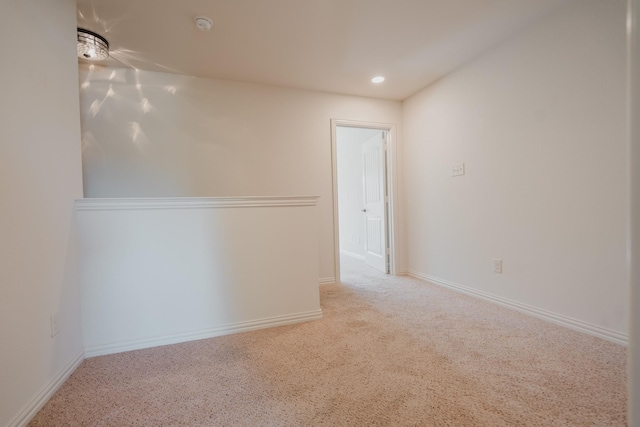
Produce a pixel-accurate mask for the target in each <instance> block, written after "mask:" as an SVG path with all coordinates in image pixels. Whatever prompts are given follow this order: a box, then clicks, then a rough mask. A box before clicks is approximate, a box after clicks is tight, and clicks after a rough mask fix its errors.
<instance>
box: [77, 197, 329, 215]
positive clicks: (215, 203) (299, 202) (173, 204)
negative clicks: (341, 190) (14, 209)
mask: <svg viewBox="0 0 640 427" xmlns="http://www.w3.org/2000/svg"><path fill="white" fill-rule="evenodd" d="M318 198H319V196H281V197H270V196H269V197H262V196H252V197H148V198H146V197H145V198H115V199H100V198H96V199H78V200H76V209H77V210H79V211H90V210H120V209H126V210H136V209H138V210H139V209H217V208H249V207H285V206H286V207H291V206H315V205H316V204H317V203H318Z"/></svg>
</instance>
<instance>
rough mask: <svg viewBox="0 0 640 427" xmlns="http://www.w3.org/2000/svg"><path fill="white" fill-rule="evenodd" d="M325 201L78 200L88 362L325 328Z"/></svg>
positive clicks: (84, 335)
mask: <svg viewBox="0 0 640 427" xmlns="http://www.w3.org/2000/svg"><path fill="white" fill-rule="evenodd" d="M316 201H317V198H315V197H295V198H292V197H288V198H282V197H280V198H271V197H261V198H255V197H252V198H240V199H238V198H200V197H198V198H160V199H154V198H144V199H131V198H128V199H84V200H79V201H78V202H77V207H78V224H79V236H80V242H81V245H80V249H81V251H80V252H81V255H80V261H81V275H80V277H81V283H82V330H83V337H84V345H85V349H86V353H87V357H90V356H97V355H101V354H109V353H115V352H120V351H127V350H134V349H139V348H145V347H153V346H157V345H164V344H172V343H177V342H183V341H188V340H193V339H202V338H210V337H213V336H218V335H223V334H228V333H233V332H241V331H246V330H252V329H258V328H265V327H270V326H277V325H283V324H289V323H296V322H301V321H306V320H312V319H319V318H320V317H321V311H320V302H319V290H318V242H317V237H318V236H317V230H316V206H315V205H316Z"/></svg>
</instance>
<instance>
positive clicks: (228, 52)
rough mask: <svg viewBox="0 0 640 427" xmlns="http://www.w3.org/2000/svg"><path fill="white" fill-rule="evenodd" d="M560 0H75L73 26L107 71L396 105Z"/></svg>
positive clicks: (516, 29)
mask: <svg viewBox="0 0 640 427" xmlns="http://www.w3.org/2000/svg"><path fill="white" fill-rule="evenodd" d="M566 1H568V0H78V26H79V27H81V28H86V29H89V30H92V31H95V32H97V33H99V34H101V35H103V36H104V37H106V38H107V40H108V41H109V43H110V45H111V58H110V59H109V60H108V61H106V64H108V65H114V66H127V67H135V68H140V69H144V70H152V71H164V72H170V73H178V74H187V75H192V76H200V77H213V78H220V79H231V80H239V81H246V82H258V83H266V84H274V85H280V86H289V87H296V88H305V89H313V90H321V91H328V92H334V93H344V94H351V95H362V96H371V97H377V98H387V99H395V100H402V99H405V98H406V97H408V96H410V95H412V94H414V93H415V92H417V91H418V90H420V89H422V88H424V87H425V86H427V85H428V84H430V83H432V82H434V81H435V80H437V79H439V78H440V77H442V76H443V75H445V74H447V73H448V72H450V71H452V70H454V69H455V68H457V67H459V66H460V65H462V64H463V63H464V62H466V61H469V60H470V59H472V58H474V57H476V56H478V55H479V54H481V53H482V52H483V51H485V50H486V49H488V48H490V47H491V46H493V45H495V44H497V43H499V42H500V41H502V40H504V39H505V38H508V37H509V36H510V35H512V34H513V33H514V32H516V31H518V30H519V29H521V28H523V27H525V26H526V25H528V24H530V23H531V22H532V21H534V20H535V19H537V18H539V17H540V16H542V15H543V14H546V13H549V12H550V11H551V10H552V9H553V8H555V7H557V6H559V5H560V4H563V3H565V2H566ZM197 15H205V16H208V17H209V18H211V19H212V20H213V28H212V29H211V31H209V32H202V31H199V30H197V29H196V27H195V24H194V22H193V19H194V18H195V17H196V16H197ZM376 75H384V76H385V77H386V79H387V80H386V81H385V82H384V83H382V84H381V85H374V84H373V83H371V82H370V79H371V78H372V77H374V76H376Z"/></svg>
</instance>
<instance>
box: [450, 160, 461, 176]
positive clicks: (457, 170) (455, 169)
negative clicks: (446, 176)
mask: <svg viewBox="0 0 640 427" xmlns="http://www.w3.org/2000/svg"><path fill="white" fill-rule="evenodd" d="M460 175H464V163H457V164H455V165H453V166H451V176H460Z"/></svg>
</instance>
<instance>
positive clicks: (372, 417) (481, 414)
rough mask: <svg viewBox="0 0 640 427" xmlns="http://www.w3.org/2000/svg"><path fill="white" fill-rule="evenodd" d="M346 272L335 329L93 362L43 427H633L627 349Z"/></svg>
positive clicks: (233, 338) (397, 281)
mask: <svg viewBox="0 0 640 427" xmlns="http://www.w3.org/2000/svg"><path fill="white" fill-rule="evenodd" d="M342 268H343V270H342V275H343V277H342V279H343V280H342V281H343V284H341V285H338V284H337V285H324V286H322V287H321V303H322V309H323V312H324V318H323V319H322V320H319V321H315V322H308V323H303V324H298V325H291V326H283V327H279V328H273V329H267V330H261V331H255V332H248V333H243V334H237V335H230V336H224V337H218V338H213V339H208V340H201V341H192V342H188V343H183V344H177V345H171V346H165V347H156V348H152V349H146V350H138V351H132V352H127V353H120V354H114V355H109V356H102V357H95V358H91V359H87V360H85V361H84V362H83V363H82V364H81V365H80V367H79V368H78V369H77V371H76V372H75V373H74V374H73V375H72V376H71V377H70V378H69V380H68V381H67V382H66V383H65V384H64V385H63V386H62V387H61V389H60V390H59V391H58V392H57V393H56V394H55V395H54V396H53V398H52V399H51V400H50V401H49V402H48V403H47V405H45V407H44V408H43V409H42V410H41V411H40V412H39V413H38V414H37V415H36V417H35V418H34V419H33V420H32V422H31V423H30V424H29V425H31V426H313V425H345V426H355V425H393V426H404V425H407V426H417V425H419V426H514V425H521V426H564V425H569V426H623V425H626V357H627V355H626V349H625V348H624V347H621V346H618V345H615V344H612V343H609V342H606V341H603V340H600V339H597V338H593V337H590V336H587V335H584V334H580V333H578V332H573V331H571V330H568V329H564V328H562V327H559V326H556V325H553V324H550V323H547V322H544V321H542V320H538V319H536V318H532V317H529V316H526V315H524V314H521V313H518V312H514V311H511V310H508V309H505V308H502V307H499V306H496V305H493V304H490V303H487V302H484V301H481V300H477V299H474V298H471V297H467V296H465V295H461V294H458V293H455V292H452V291H449V290H446V289H443V288H440V287H438V286H434V285H431V284H428V283H425V282H422V281H419V280H415V279H411V278H406V277H390V276H386V275H383V274H381V273H378V272H376V271H375V270H372V269H370V268H369V267H367V266H365V265H363V264H361V263H359V262H357V261H353V260H351V259H348V258H345V259H343V266H342Z"/></svg>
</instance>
